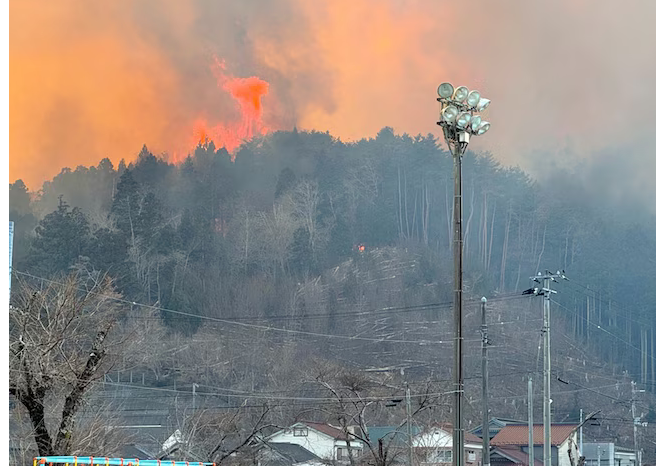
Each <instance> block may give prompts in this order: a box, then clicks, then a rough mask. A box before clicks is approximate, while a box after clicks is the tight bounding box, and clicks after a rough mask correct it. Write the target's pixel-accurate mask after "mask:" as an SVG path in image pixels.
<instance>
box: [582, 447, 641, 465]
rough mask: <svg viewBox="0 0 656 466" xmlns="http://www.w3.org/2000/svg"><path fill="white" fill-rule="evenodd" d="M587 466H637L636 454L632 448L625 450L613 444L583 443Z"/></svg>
mask: <svg viewBox="0 0 656 466" xmlns="http://www.w3.org/2000/svg"><path fill="white" fill-rule="evenodd" d="M583 456H584V457H585V464H586V466H600V465H601V466H635V465H636V464H637V462H636V454H635V452H634V451H633V449H631V448H623V447H619V446H617V445H615V444H614V443H613V442H599V443H588V442H584V443H583Z"/></svg>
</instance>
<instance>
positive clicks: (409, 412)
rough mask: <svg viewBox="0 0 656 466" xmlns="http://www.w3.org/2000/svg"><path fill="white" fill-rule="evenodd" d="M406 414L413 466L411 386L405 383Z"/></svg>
mask: <svg viewBox="0 0 656 466" xmlns="http://www.w3.org/2000/svg"><path fill="white" fill-rule="evenodd" d="M405 414H406V417H407V419H406V421H405V424H406V428H407V430H408V466H412V405H411V404H410V386H409V385H408V382H406V383H405Z"/></svg>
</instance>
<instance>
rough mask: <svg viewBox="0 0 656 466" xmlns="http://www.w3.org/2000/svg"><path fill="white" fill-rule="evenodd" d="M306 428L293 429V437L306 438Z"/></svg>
mask: <svg viewBox="0 0 656 466" xmlns="http://www.w3.org/2000/svg"><path fill="white" fill-rule="evenodd" d="M307 436H308V430H307V427H294V437H307Z"/></svg>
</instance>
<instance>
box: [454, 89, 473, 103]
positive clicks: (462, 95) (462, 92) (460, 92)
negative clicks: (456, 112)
mask: <svg viewBox="0 0 656 466" xmlns="http://www.w3.org/2000/svg"><path fill="white" fill-rule="evenodd" d="M468 95H469V89H467V88H466V87H465V86H460V87H458V88H456V90H455V92H454V93H453V100H455V101H456V102H458V103H463V102H464V101H465V100H467V96H468Z"/></svg>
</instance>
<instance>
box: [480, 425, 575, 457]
mask: <svg viewBox="0 0 656 466" xmlns="http://www.w3.org/2000/svg"><path fill="white" fill-rule="evenodd" d="M576 428H577V424H552V425H551V446H550V448H551V464H552V466H570V465H573V466H576V464H577V462H578V458H579V455H578V450H577V449H578V444H577V436H576ZM490 446H491V447H493V448H492V451H491V453H490V463H491V464H492V463H493V464H495V466H514V465H527V464H528V426H527V425H526V424H524V425H506V426H505V427H503V428H502V429H501V430H500V431H499V432H498V433H497V435H495V436H494V438H493V439H492V440H491V441H490ZM533 453H534V455H535V460H536V466H541V462H542V459H543V458H544V429H543V425H542V424H534V425H533ZM538 460H539V461H540V464H539V465H538Z"/></svg>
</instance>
